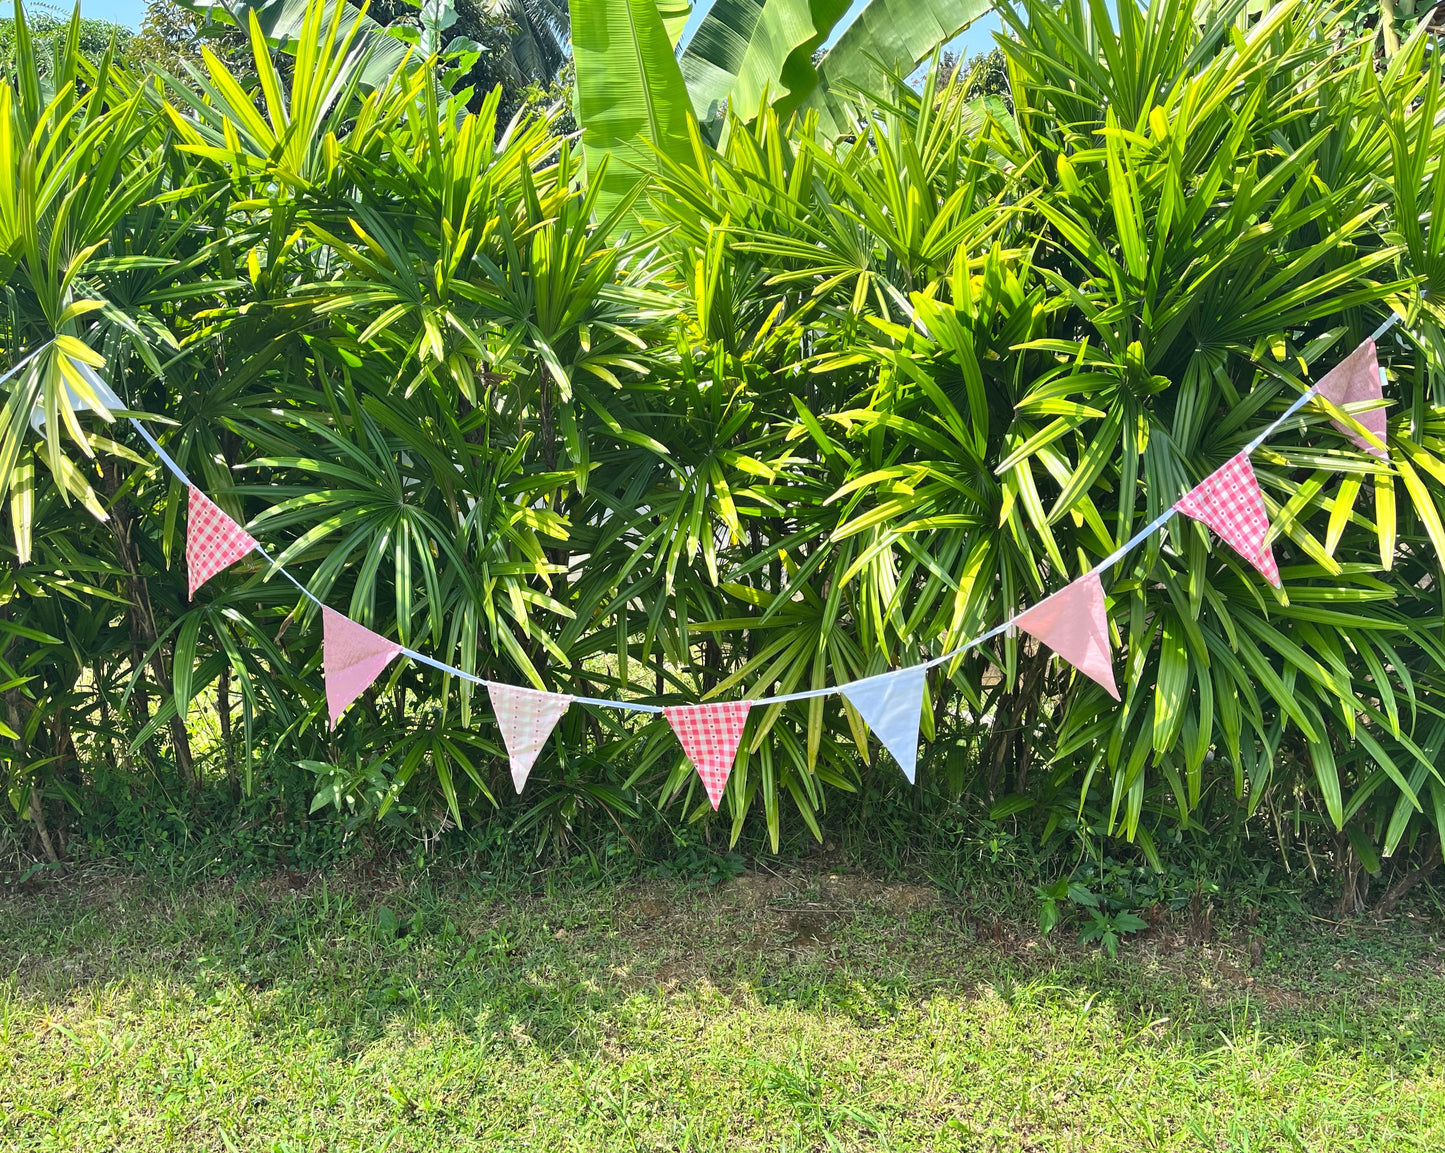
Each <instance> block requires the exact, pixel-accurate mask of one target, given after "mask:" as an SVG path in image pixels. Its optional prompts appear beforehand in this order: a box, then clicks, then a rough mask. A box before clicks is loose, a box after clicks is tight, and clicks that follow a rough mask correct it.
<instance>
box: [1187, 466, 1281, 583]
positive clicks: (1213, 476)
mask: <svg viewBox="0 0 1445 1153" xmlns="http://www.w3.org/2000/svg"><path fill="white" fill-rule="evenodd" d="M1174 507H1175V508H1176V509H1178V510H1179V511H1180V512H1182V513H1184V514H1185V516H1192V517H1193V518H1194V519H1195V520H1197V521H1198V522H1199V523H1200V524H1202V525H1205V526H1206V527H1208V528H1211V529H1213V530H1214V531H1215V533H1216V534H1218V536H1219V539H1220V540H1222V541H1224V543H1225V544H1227V545H1229V546H1230V547H1231V548H1233V549H1234V551H1235V552H1237V553H1239V555H1240V556H1242V557H1243V558H1244V559H1245V560H1247V561H1249V563H1250V564H1252V565H1254V567H1255V568H1257V569H1259V571H1260V572H1261V573H1262V574H1263V575H1264V578H1265V579H1266V580H1267V581H1269V583H1270V584H1272V585H1274V586H1275V588H1278V587H1279V569H1278V568H1277V567H1276V565H1275V563H1274V552H1273V551H1272V550H1271V549H1270V547H1269V545H1267V544H1265V543H1264V537H1265V534H1266V533H1267V532H1269V514H1268V513H1267V512H1265V509H1264V495H1263V494H1262V493H1261V492H1260V491H1259V481H1258V480H1257V479H1256V478H1255V475H1254V466H1253V465H1252V464H1250V463H1249V454H1248V453H1244V452H1241V453H1240V454H1239V455H1238V456H1233V457H1231V458H1230V459H1229V460H1228V461H1226V462H1225V463H1224V464H1222V465H1220V467H1219V468H1217V469H1215V470H1214V471H1213V472H1212V473H1210V474H1209V475H1208V476H1206V477H1205V478H1204V479H1203V480H1202V481H1200V482H1199V483H1198V484H1197V485H1195V486H1194V487H1193V488H1192V489H1190V490H1189V491H1188V492H1186V493H1185V494H1184V495H1183V496H1181V497H1180V498H1179V499H1178V500H1177V501H1175V502H1174Z"/></svg>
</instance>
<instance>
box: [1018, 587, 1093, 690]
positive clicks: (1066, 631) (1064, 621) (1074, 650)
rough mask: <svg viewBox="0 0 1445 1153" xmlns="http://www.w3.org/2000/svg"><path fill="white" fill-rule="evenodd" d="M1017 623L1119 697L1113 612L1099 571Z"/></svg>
mask: <svg viewBox="0 0 1445 1153" xmlns="http://www.w3.org/2000/svg"><path fill="white" fill-rule="evenodd" d="M1013 623H1014V625H1015V626H1017V627H1018V628H1021V629H1023V631H1024V632H1026V633H1028V634H1029V636H1031V637H1033V638H1034V639H1035V640H1037V641H1038V642H1039V643H1040V644H1044V645H1047V646H1048V647H1049V648H1051V649H1053V650H1054V652H1055V653H1056V654H1057V655H1058V656H1060V657H1062V658H1063V659H1064V660H1066V661H1068V662H1069V664H1071V665H1073V666H1074V668H1076V669H1078V670H1079V672H1081V673H1083V674H1084V675H1085V676H1086V677H1088V678H1089V679H1090V680H1093V681H1097V682H1098V683H1099V684H1101V685H1103V686H1104V691H1105V692H1107V693H1108V694H1109V695H1110V696H1111V697H1113V698H1114V699H1115V700H1116V701H1117V700H1118V699H1119V689H1118V687H1117V686H1116V685H1115V684H1114V662H1113V657H1112V655H1111V653H1110V650H1109V614H1108V613H1107V612H1106V611H1105V608H1104V586H1103V584H1101V583H1100V581H1099V574H1098V573H1097V572H1086V573H1085V574H1084V575H1083V576H1081V577H1080V578H1079V579H1078V580H1076V581H1074V582H1072V583H1071V584H1068V585H1065V586H1064V587H1063V588H1062V589H1060V590H1059V591H1058V592H1056V593H1054V595H1053V596H1051V597H1047V598H1046V599H1044V600H1041V601H1040V602H1039V603H1038V604H1036V605H1034V607H1033V608H1031V609H1029V610H1028V611H1027V612H1024V613H1021V614H1020V615H1019V616H1017V617H1015V618H1014V621H1013Z"/></svg>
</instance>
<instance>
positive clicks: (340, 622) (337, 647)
mask: <svg viewBox="0 0 1445 1153" xmlns="http://www.w3.org/2000/svg"><path fill="white" fill-rule="evenodd" d="M399 652H401V646H400V645H399V644H397V643H396V642H395V641H391V640H387V639H386V637H384V636H382V635H381V634H380V633H374V632H372V631H371V630H370V629H369V628H367V627H365V626H364V625H359V624H357V623H356V622H355V621H354V620H352V619H351V618H350V617H346V616H342V615H341V614H340V613H339V612H337V611H336V610H335V609H333V608H327V607H326V606H324V605H323V606H322V609H321V668H322V671H323V672H324V673H325V674H326V710H327V712H328V713H329V714H330V716H331V727H332V728H333V729H334V728H335V727H336V722H337V721H339V720H340V719H341V714H342V713H343V712H345V711H346V706H347V705H349V704H351V702H352V701H354V700H356V698H357V697H359V696H361V694H362V693H364V692H365V691H366V690H367V689H368V688H370V687H371V682H372V681H374V680H376V678H377V677H379V676H381V672H382V670H383V669H384V668H386V666H387V665H389V664H390V663H391V661H392V658H393V657H395V656H396V655H397V653H399Z"/></svg>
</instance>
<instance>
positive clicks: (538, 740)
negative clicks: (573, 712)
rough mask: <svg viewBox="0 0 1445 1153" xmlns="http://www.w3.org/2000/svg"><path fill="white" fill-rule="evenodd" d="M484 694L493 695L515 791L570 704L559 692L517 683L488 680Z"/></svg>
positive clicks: (570, 701) (498, 724)
mask: <svg viewBox="0 0 1445 1153" xmlns="http://www.w3.org/2000/svg"><path fill="white" fill-rule="evenodd" d="M487 695H488V696H489V697H491V698H492V711H493V712H494V713H496V714H497V727H498V728H499V729H501V730H502V743H503V744H504V745H506V746H507V756H508V757H510V758H511V761H512V784H514V785H516V786H517V792H519V793H520V792H521V791H522V786H523V785H525V784H526V783H527V774H528V773H530V772H531V771H532V766H533V765H534V764H536V763H537V755H538V754H539V753H541V751H542V747H543V746H544V745H545V744H546V743H547V738H548V737H549V736H551V735H552V730H553V729H554V728H556V727H557V722H558V721H559V720H561V719H562V714H563V713H565V712H566V711H567V706H568V705H570V704H571V703H572V698H571V697H569V696H564V695H563V694H561V693H544V692H539V691H538V690H537V689H526V688H522V687H521V686H520V685H504V684H498V683H497V682H496V681H488V682H487Z"/></svg>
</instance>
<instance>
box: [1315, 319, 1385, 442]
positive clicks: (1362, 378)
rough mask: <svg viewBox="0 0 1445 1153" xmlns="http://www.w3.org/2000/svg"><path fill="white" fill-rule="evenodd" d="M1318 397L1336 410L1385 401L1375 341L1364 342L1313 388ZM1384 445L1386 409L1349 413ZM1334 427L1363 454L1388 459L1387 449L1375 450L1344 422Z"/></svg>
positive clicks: (1339, 422)
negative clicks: (1362, 450)
mask: <svg viewBox="0 0 1445 1153" xmlns="http://www.w3.org/2000/svg"><path fill="white" fill-rule="evenodd" d="M1315 388H1316V389H1317V390H1318V392H1319V394H1320V395H1321V396H1322V397H1324V398H1325V399H1326V400H1327V401H1329V402H1330V403H1331V404H1333V405H1335V406H1336V407H1338V408H1344V407H1345V406H1346V405H1347V404H1359V403H1360V402H1361V401H1366V400H1384V399H1385V394H1384V392H1383V391H1382V390H1381V388H1380V362H1379V360H1377V359H1376V357H1375V342H1374V341H1373V340H1367V341H1365V343H1364V344H1362V345H1360V347H1359V348H1357V349H1355V351H1354V352H1352V353H1350V355H1349V356H1347V357H1345V359H1344V360H1342V361H1340V363H1339V364H1337V365H1335V366H1334V368H1332V369H1330V371H1329V372H1327V373H1325V375H1324V376H1322V377H1321V378H1320V382H1319V383H1318V384H1316V385H1315ZM1350 415H1351V416H1353V417H1354V418H1355V419H1356V420H1357V421H1359V422H1360V423H1361V424H1362V425H1364V426H1365V428H1366V429H1368V430H1369V431H1370V432H1371V433H1372V434H1373V435H1374V436H1375V437H1376V438H1378V440H1379V441H1380V443H1381V444H1382V445H1383V444H1384V443H1385V433H1386V426H1385V410H1384V409H1383V408H1372V409H1370V410H1369V411H1368V412H1355V413H1351V414H1350ZM1334 424H1335V427H1336V428H1337V429H1339V430H1340V431H1341V432H1342V433H1344V434H1345V435H1346V436H1347V437H1349V438H1350V439H1351V440H1352V441H1354V442H1355V443H1356V444H1357V445H1359V446H1360V447H1361V448H1362V449H1364V450H1365V451H1366V452H1372V453H1374V454H1375V455H1376V456H1378V457H1381V458H1383V459H1387V460H1388V459H1389V456H1390V453H1389V451H1388V450H1387V449H1384V448H1376V447H1375V446H1374V445H1373V444H1371V443H1370V442H1369V441H1368V440H1366V439H1365V438H1364V437H1363V436H1361V435H1360V434H1359V433H1357V432H1355V431H1354V430H1353V429H1351V428H1350V427H1349V426H1348V425H1347V424H1345V423H1344V422H1343V421H1338V420H1337V421H1335V422H1334Z"/></svg>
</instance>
